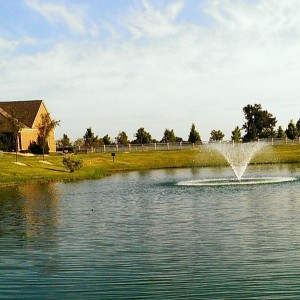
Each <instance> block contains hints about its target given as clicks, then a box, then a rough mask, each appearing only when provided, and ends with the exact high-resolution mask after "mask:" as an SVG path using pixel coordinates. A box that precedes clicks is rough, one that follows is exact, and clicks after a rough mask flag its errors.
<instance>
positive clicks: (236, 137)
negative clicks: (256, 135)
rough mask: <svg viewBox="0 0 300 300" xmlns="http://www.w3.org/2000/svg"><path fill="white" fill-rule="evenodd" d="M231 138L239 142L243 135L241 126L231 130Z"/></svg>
mask: <svg viewBox="0 0 300 300" xmlns="http://www.w3.org/2000/svg"><path fill="white" fill-rule="evenodd" d="M231 134H232V135H231V140H232V141H233V142H234V143H239V142H240V140H241V138H242V135H241V129H240V127H239V126H236V127H235V128H234V130H233V131H232V132H231Z"/></svg>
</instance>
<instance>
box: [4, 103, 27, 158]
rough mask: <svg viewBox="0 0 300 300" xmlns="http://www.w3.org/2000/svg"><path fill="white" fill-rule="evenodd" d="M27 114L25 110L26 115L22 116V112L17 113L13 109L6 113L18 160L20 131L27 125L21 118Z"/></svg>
mask: <svg viewBox="0 0 300 300" xmlns="http://www.w3.org/2000/svg"><path fill="white" fill-rule="evenodd" d="M25 114H26V113H25V112H24V116H20V114H17V113H16V112H15V111H14V110H13V109H10V110H9V111H8V114H6V115H5V116H6V118H7V120H8V123H9V126H10V130H11V134H12V143H13V145H14V148H15V152H16V162H17V161H18V151H19V134H20V131H21V130H22V129H23V128H24V127H25V125H24V124H23V123H22V121H21V119H22V117H25Z"/></svg>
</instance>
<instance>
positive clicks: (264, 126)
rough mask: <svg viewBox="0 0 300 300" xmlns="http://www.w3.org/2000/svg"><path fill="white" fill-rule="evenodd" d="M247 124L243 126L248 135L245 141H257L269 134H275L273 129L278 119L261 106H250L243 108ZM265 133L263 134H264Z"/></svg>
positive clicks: (245, 136)
mask: <svg viewBox="0 0 300 300" xmlns="http://www.w3.org/2000/svg"><path fill="white" fill-rule="evenodd" d="M243 112H244V115H245V118H246V122H245V124H244V125H243V129H245V131H246V134H245V135H244V137H243V139H244V141H246V142H249V141H254V140H257V139H258V138H261V137H262V135H264V137H265V135H266V133H267V132H270V133H272V132H274V131H273V128H274V126H275V125H276V122H277V120H276V118H275V117H273V115H272V114H271V113H269V112H268V111H267V110H263V109H262V107H261V104H254V105H250V104H248V105H247V106H245V107H244V108H243ZM262 133H263V134H262Z"/></svg>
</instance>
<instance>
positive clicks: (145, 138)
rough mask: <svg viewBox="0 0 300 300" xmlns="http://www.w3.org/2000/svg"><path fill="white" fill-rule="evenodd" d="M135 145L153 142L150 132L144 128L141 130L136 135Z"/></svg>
mask: <svg viewBox="0 0 300 300" xmlns="http://www.w3.org/2000/svg"><path fill="white" fill-rule="evenodd" d="M134 136H135V138H136V139H135V140H134V143H135V144H149V143H151V142H152V137H151V134H150V133H149V132H147V131H146V130H145V129H144V128H143V127H141V128H139V129H138V130H137V132H136V133H135V134H134Z"/></svg>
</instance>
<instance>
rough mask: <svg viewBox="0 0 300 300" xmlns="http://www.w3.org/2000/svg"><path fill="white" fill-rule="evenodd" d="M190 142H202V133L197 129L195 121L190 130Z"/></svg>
mask: <svg viewBox="0 0 300 300" xmlns="http://www.w3.org/2000/svg"><path fill="white" fill-rule="evenodd" d="M188 142H190V143H197V142H201V137H200V134H199V132H198V131H197V130H196V126H195V124H194V123H193V124H192V127H191V130H190V134H189V138H188Z"/></svg>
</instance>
